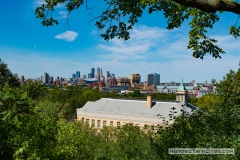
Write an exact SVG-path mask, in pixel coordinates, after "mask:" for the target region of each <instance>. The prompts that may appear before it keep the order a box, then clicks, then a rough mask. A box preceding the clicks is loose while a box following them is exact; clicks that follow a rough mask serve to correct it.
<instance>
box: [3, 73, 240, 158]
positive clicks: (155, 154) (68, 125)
mask: <svg viewBox="0 0 240 160" xmlns="http://www.w3.org/2000/svg"><path fill="white" fill-rule="evenodd" d="M239 84H240V69H239V70H238V71H237V72H234V71H230V73H228V74H227V75H226V77H224V79H223V80H222V81H220V82H219V83H216V84H215V85H216V87H217V88H216V90H217V92H218V95H206V96H204V97H203V98H202V100H201V99H198V101H197V102H196V99H194V100H193V102H196V103H198V104H202V105H203V107H202V108H203V110H202V111H198V112H196V113H194V114H193V115H191V116H189V115H187V114H186V113H184V112H183V114H181V116H179V117H177V118H176V119H175V122H174V123H173V124H169V123H168V122H165V126H164V127H161V126H159V129H158V131H157V132H152V131H151V130H142V129H140V128H139V127H137V126H133V125H131V124H127V125H124V126H122V127H121V129H119V130H118V129H116V128H114V127H105V128H103V129H102V130H100V131H98V132H97V130H96V129H95V128H91V127H89V126H88V125H87V124H84V123H82V122H79V121H75V120H73V116H72V115H71V114H73V111H74V110H75V109H76V107H81V105H84V104H85V103H86V102H87V101H95V100H98V99H99V98H101V97H115V98H116V97H118V98H119V97H125V98H128V97H129V98H142V97H144V95H143V94H141V93H140V92H139V91H138V90H135V91H134V92H133V93H131V94H126V95H118V94H116V93H115V92H112V93H101V92H99V91H98V90H96V89H91V88H84V87H81V86H76V87H68V88H67V90H62V89H59V88H54V89H49V88H47V87H46V86H41V85H40V84H27V85H25V86H21V87H16V86H11V85H9V84H8V83H7V84H5V85H4V86H3V87H2V88H1V89H0V159H4V160H5V159H8V160H11V159H18V160H20V159H51V160H52V159H53V160H55V159H56V160H61V159H64V160H65V159H71V160H72V159H86V160H87V159H89V160H92V159H96V160H103V159H104V160H107V159H109V160H110V159H119V160H129V159H134V160H138V159H139V160H142V159H163V160H165V159H176V160H181V159H196V160H197V159H202V160H206V159H216V160H219V159H224V160H225V159H229V160H230V159H231V160H237V159H239V157H240V142H239V141H240V138H239V137H240V127H239V124H240V119H239V115H240V108H239V89H240V87H239ZM154 96H155V97H154ZM153 97H154V98H155V99H158V98H160V99H161V98H163V97H165V99H167V97H168V98H169V99H171V98H173V97H174V98H175V95H172V97H171V95H170V96H167V95H164V94H153ZM183 107H184V106H183ZM170 114H171V116H172V117H173V118H174V114H175V113H174V108H172V112H171V113H170ZM169 148H234V149H235V154H233V155H224V154H219V155H171V154H168V149H169Z"/></svg>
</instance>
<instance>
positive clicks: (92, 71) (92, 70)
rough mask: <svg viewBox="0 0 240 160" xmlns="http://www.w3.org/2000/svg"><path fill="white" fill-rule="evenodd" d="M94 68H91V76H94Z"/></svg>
mask: <svg viewBox="0 0 240 160" xmlns="http://www.w3.org/2000/svg"><path fill="white" fill-rule="evenodd" d="M94 70H95V69H94V68H91V78H94V76H95V74H94Z"/></svg>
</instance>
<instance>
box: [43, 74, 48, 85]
mask: <svg viewBox="0 0 240 160" xmlns="http://www.w3.org/2000/svg"><path fill="white" fill-rule="evenodd" d="M48 76H49V75H48V74H47V72H45V73H44V76H43V83H44V84H47V83H48Z"/></svg>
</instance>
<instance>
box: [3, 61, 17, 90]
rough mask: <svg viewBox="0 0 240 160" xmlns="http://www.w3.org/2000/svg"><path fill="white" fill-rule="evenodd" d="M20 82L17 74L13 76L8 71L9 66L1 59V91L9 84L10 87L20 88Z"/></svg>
mask: <svg viewBox="0 0 240 160" xmlns="http://www.w3.org/2000/svg"><path fill="white" fill-rule="evenodd" d="M18 80H19V79H18V76H17V74H12V72H11V71H10V70H9V69H8V67H7V64H5V63H4V62H2V60H1V58H0V89H1V88H2V87H3V86H4V85H5V84H7V83H8V84H9V85H10V87H19V86H20V82H19V81H18Z"/></svg>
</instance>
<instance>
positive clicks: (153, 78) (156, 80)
mask: <svg viewBox="0 0 240 160" xmlns="http://www.w3.org/2000/svg"><path fill="white" fill-rule="evenodd" d="M147 84H148V85H149V86H152V85H154V86H159V85H160V74H157V73H151V74H148V75H147Z"/></svg>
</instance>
